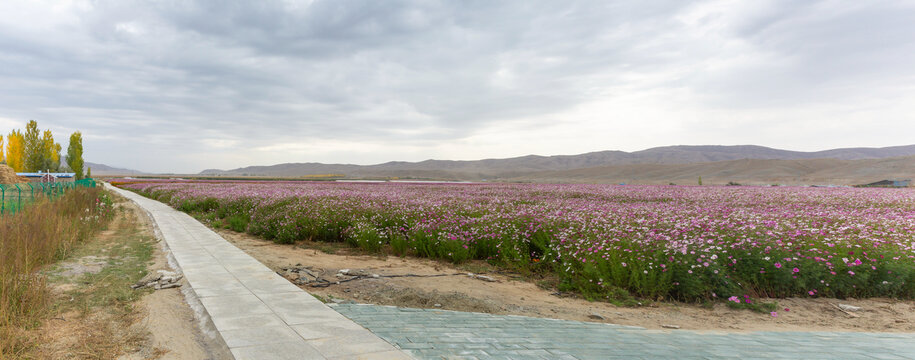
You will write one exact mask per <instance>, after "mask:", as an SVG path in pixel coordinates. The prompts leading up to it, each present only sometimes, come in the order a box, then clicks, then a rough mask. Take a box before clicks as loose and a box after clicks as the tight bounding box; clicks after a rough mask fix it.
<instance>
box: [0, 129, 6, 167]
mask: <svg viewBox="0 0 915 360" xmlns="http://www.w3.org/2000/svg"><path fill="white" fill-rule="evenodd" d="M0 164H6V157H5V156H3V135H0Z"/></svg>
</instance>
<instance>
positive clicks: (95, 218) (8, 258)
mask: <svg viewBox="0 0 915 360" xmlns="http://www.w3.org/2000/svg"><path fill="white" fill-rule="evenodd" d="M108 199H109V198H108V194H107V193H105V192H104V191H102V190H101V189H98V188H77V189H73V190H71V191H69V192H68V193H67V194H66V195H64V196H63V197H61V198H60V199H58V200H56V201H53V202H52V201H47V200H46V199H37V201H36V203H35V204H34V205H32V206H30V207H28V208H26V209H24V210H23V211H21V212H19V213H16V214H15V215H12V216H4V217H0V358H5V357H19V356H20V355H21V354H23V353H25V352H26V351H28V349H29V348H30V347H31V346H33V345H34V339H32V338H31V336H29V334H28V333H29V331H28V330H29V329H32V328H34V327H37V326H39V325H40V324H41V322H42V320H44V319H45V318H47V316H48V315H49V302H50V297H49V293H48V290H47V287H46V279H45V278H43V277H41V276H39V275H38V274H37V273H36V271H37V270H39V268H40V267H41V266H43V265H46V264H49V263H52V262H54V261H56V260H59V259H61V258H63V257H64V256H66V255H67V254H69V253H70V252H71V250H72V249H73V247H74V246H75V245H76V244H78V243H80V242H82V241H84V240H86V239H88V238H90V237H91V236H92V235H93V234H95V233H96V232H98V231H99V230H101V229H103V228H104V227H105V226H106V224H107V223H108V222H109V220H110V219H111V216H112V210H111V203H110V201H109V200H108Z"/></svg>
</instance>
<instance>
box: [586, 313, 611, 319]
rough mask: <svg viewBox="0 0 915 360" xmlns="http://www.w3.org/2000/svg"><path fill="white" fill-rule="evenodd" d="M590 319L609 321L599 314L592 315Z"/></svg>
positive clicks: (589, 316)
mask: <svg viewBox="0 0 915 360" xmlns="http://www.w3.org/2000/svg"><path fill="white" fill-rule="evenodd" d="M588 318H591V319H594V320H607V318H605V317H603V316H601V314H598V313H591V315H588Z"/></svg>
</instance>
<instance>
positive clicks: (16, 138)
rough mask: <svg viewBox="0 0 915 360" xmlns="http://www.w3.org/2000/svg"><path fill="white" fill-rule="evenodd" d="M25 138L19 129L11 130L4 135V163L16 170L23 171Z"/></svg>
mask: <svg viewBox="0 0 915 360" xmlns="http://www.w3.org/2000/svg"><path fill="white" fill-rule="evenodd" d="M24 143H25V138H24V136H23V135H22V132H20V131H19V130H13V131H12V132H10V134H9V135H7V137H6V164H7V165H9V167H11V168H13V170H15V171H16V172H22V171H25V164H24V159H25V146H24Z"/></svg>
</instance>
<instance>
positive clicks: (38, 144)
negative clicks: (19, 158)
mask: <svg viewBox="0 0 915 360" xmlns="http://www.w3.org/2000/svg"><path fill="white" fill-rule="evenodd" d="M23 139H24V144H23V145H24V146H25V153H24V155H25V156H24V159H23V160H24V161H25V166H24V167H25V171H29V172H35V171H39V170H42V167H43V165H44V155H45V150H44V146H43V145H44V144H43V143H42V141H41V140H42V139H41V130H39V129H38V122H37V121H35V120H29V123H28V124H26V125H25V134H23Z"/></svg>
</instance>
